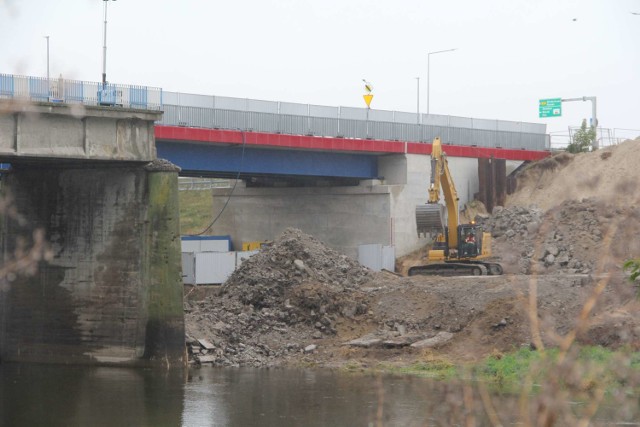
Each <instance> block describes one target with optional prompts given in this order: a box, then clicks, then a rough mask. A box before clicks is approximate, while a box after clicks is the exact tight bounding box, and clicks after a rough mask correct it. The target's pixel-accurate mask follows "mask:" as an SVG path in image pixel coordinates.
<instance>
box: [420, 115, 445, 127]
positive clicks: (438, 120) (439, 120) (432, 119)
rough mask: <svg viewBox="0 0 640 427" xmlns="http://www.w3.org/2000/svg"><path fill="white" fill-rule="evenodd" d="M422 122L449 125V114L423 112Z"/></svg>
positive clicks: (430, 124) (431, 124)
mask: <svg viewBox="0 0 640 427" xmlns="http://www.w3.org/2000/svg"><path fill="white" fill-rule="evenodd" d="M422 124H425V125H429V126H448V125H449V116H442V115H439V114H423V115H422Z"/></svg>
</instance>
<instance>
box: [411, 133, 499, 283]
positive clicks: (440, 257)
mask: <svg viewBox="0 0 640 427" xmlns="http://www.w3.org/2000/svg"><path fill="white" fill-rule="evenodd" d="M441 194H442V195H443V196H444V206H443V205H442V204H441V203H440V200H441ZM458 206H459V199H458V193H457V191H456V187H455V185H454V183H453V177H452V176H451V171H450V170H449V162H448V161H447V155H446V154H445V153H444V151H442V143H441V141H440V138H435V139H434V140H433V145H432V148H431V179H430V182H429V198H428V200H427V203H426V204H424V205H418V206H416V226H417V230H418V234H423V233H434V232H436V233H438V234H437V236H436V239H435V243H434V246H433V248H432V249H431V250H429V254H428V261H429V262H428V263H427V264H426V265H417V266H413V267H411V268H410V269H409V271H408V274H409V276H414V275H450V276H457V275H469V274H472V275H485V274H491V275H498V274H502V266H501V265H500V264H497V263H495V262H488V261H484V259H485V258H488V257H490V256H491V234H489V233H486V232H482V233H481V234H482V236H481V237H480V236H479V237H480V239H479V240H475V241H473V243H469V242H465V243H463V242H461V241H460V239H461V235H462V234H464V235H467V232H468V233H469V234H470V235H471V236H473V233H475V232H476V231H477V229H476V226H475V225H474V223H473V222H472V223H471V224H460V223H459V213H458ZM445 214H446V217H447V219H446V231H445V226H444V223H445V221H444V216H445ZM445 232H446V233H447V235H446V237H445V235H444V233H445ZM476 234H479V233H476ZM469 245H471V247H470V246H469Z"/></svg>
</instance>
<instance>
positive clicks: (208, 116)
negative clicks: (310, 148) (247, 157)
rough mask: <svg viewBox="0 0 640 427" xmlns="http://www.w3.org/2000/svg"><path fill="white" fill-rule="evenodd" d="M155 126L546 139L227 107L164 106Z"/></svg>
mask: <svg viewBox="0 0 640 427" xmlns="http://www.w3.org/2000/svg"><path fill="white" fill-rule="evenodd" d="M163 108H164V114H163V116H162V119H161V120H160V122H159V124H163V125H168V126H185V127H201V128H209V129H239V130H245V131H254V132H266V133H282V134H288V135H310V136H324V137H334V138H356V139H380V140H392V141H393V140H397V141H409V142H431V141H433V139H434V138H435V137H440V138H441V139H442V141H443V142H444V143H446V144H456V145H466V146H478V147H497V148H505V149H523V150H540V151H543V150H548V149H549V147H550V145H549V135H546V134H544V133H528V132H511V131H505V130H487V129H471V128H466V127H456V126H451V125H449V126H447V125H429V124H409V123H394V122H386V121H372V120H357V119H343V118H328V117H314V116H303V115H294V114H282V113H279V114H278V113H263V112H255V111H239V110H232V109H219V108H204V107H188V106H180V105H168V104H165V105H164V107H163Z"/></svg>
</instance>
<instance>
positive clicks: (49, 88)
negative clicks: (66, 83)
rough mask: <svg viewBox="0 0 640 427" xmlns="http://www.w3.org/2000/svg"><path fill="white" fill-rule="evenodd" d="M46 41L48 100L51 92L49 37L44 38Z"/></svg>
mask: <svg viewBox="0 0 640 427" xmlns="http://www.w3.org/2000/svg"><path fill="white" fill-rule="evenodd" d="M44 38H45V39H47V98H49V95H50V92H51V83H50V82H49V36H44Z"/></svg>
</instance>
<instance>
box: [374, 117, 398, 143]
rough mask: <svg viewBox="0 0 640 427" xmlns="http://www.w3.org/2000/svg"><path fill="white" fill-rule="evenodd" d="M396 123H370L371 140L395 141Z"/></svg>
mask: <svg viewBox="0 0 640 427" xmlns="http://www.w3.org/2000/svg"><path fill="white" fill-rule="evenodd" d="M394 130H395V129H394V123H391V122H372V121H369V135H368V137H369V138H373V139H382V140H393V139H395V133H394Z"/></svg>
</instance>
